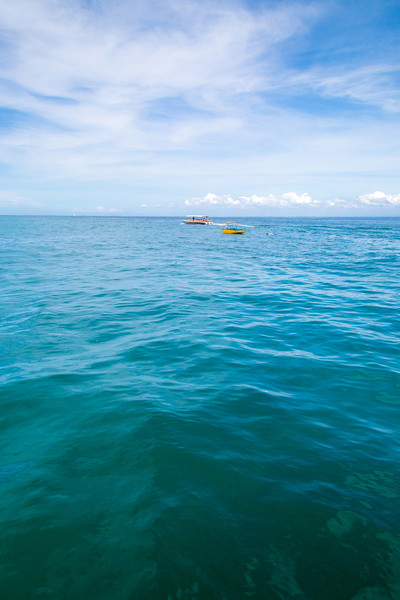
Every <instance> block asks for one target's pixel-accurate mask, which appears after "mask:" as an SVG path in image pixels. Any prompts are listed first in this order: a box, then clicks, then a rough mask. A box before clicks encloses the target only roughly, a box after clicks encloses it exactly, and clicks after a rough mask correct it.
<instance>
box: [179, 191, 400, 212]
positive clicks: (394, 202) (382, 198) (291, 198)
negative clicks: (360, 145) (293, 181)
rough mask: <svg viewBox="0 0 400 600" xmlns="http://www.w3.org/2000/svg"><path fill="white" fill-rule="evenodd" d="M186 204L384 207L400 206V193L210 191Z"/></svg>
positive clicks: (279, 206) (241, 206)
mask: <svg viewBox="0 0 400 600" xmlns="http://www.w3.org/2000/svg"><path fill="white" fill-rule="evenodd" d="M185 205H186V206H205V205H208V206H214V207H217V206H225V207H227V206H236V207H238V208H241V209H246V208H249V207H259V208H261V207H266V208H292V207H298V208H301V207H307V208H308V207H314V208H323V209H329V208H334V207H339V208H342V209H346V208H361V207H362V206H366V205H368V206H371V207H384V206H400V194H393V195H390V194H385V193H384V192H379V191H376V192H373V193H370V194H364V195H362V196H359V197H355V198H349V199H347V200H346V199H344V198H329V199H326V200H324V201H322V200H314V199H313V198H312V197H311V196H310V194H308V193H306V192H304V193H303V194H297V193H296V192H286V193H284V194H281V195H275V194H268V195H266V196H258V195H256V194H252V195H251V196H239V197H238V198H232V196H229V195H221V196H218V195H217V194H213V193H208V194H206V195H205V196H204V197H202V198H192V199H191V200H186V201H185Z"/></svg>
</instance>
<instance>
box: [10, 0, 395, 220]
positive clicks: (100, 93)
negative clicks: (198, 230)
mask: <svg viewBox="0 0 400 600" xmlns="http://www.w3.org/2000/svg"><path fill="white" fill-rule="evenodd" d="M399 25H400V8H399V3H398V0H396V1H390V0H389V1H384V0H383V1H382V0H381V1H379V2H378V1H375V0H364V1H358V0H352V1H349V0H347V1H342V0H337V1H329V0H327V1H321V0H319V1H316V2H305V1H302V2H293V1H291V2H287V1H284V0H280V1H265V0H264V1H263V0H257V1H256V0H254V1H250V0H248V1H243V2H239V1H238V2H236V1H229V2H224V1H218V2H208V1H207V0H202V1H193V0H185V2H183V1H182V0H179V1H176V0H172V1H169V0H164V1H162V2H160V1H158V0H153V1H149V0H147V1H144V0H114V1H112V0H101V1H97V0H86V1H81V2H77V1H74V0H68V1H67V0H65V1H61V0H13V2H12V3H6V2H2V3H0V214H73V213H74V212H75V213H76V214H77V215H79V214H99V215H182V214H189V213H191V212H193V213H200V212H201V213H208V214H210V215H212V216H213V215H214V216H223V215H233V214H234V215H241V216H242V215H243V216H244V215H248V216H256V215H261V216H263V215H265V216H285V215H287V216H297V215H298V216H307V215H309V216H330V215H332V216H340V215H344V216H351V215H360V216H369V215H370V216H375V215H381V216H400V169H399V167H400V35H399V33H400V32H399V29H400V28H399Z"/></svg>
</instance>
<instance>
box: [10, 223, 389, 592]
mask: <svg viewBox="0 0 400 600" xmlns="http://www.w3.org/2000/svg"><path fill="white" fill-rule="evenodd" d="M211 218H212V217H211ZM214 220H216V221H218V222H220V221H222V219H214ZM242 220H243V222H244V223H246V224H248V225H249V226H250V225H251V227H248V229H247V232H246V233H245V234H244V235H243V236H230V235H223V234H222V232H221V227H220V226H217V225H216V226H208V227H204V226H203V227H202V226H190V227H189V226H186V225H181V222H180V221H181V219H179V218H123V217H120V218H117V217H116V218H111V217H110V218H108V217H107V218H101V217H93V218H92V217H76V218H73V217H16V216H15V217H12V216H8V217H7V216H2V217H0V285H1V288H0V316H1V327H0V338H1V345H0V367H1V368H0V422H1V437H0V448H1V452H0V507H1V511H0V530H1V536H0V539H1V544H0V556H1V561H0V597H1V598H2V600H30V599H33V600H50V599H51V600H246V599H255V600H258V599H260V600H261V599H263V600H265V599H266V600H375V599H377V600H398V599H399V598H400V474H399V465H400V449H399V428H400V414H399V413H400V377H399V373H400V343H399V342H400V340H399V337H400V316H399V300H400V219H395V218H387V219H383V218H382V219H378V218H365V219H356V218H354V219H351V218H349V219H294V218H293V219H284V218H281V219H268V218H264V219H256V218H247V219H244V218H243V217H242ZM267 233H272V234H273V235H266V234H267Z"/></svg>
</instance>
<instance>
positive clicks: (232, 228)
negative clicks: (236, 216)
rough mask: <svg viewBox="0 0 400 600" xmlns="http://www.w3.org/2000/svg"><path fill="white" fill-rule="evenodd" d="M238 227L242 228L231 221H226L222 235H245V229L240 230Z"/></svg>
mask: <svg viewBox="0 0 400 600" xmlns="http://www.w3.org/2000/svg"><path fill="white" fill-rule="evenodd" d="M240 227H243V226H242V225H237V223H234V222H233V221H228V222H227V223H226V225H225V227H224V228H223V230H222V233H233V234H237V233H245V232H246V229H240Z"/></svg>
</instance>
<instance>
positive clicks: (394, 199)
mask: <svg viewBox="0 0 400 600" xmlns="http://www.w3.org/2000/svg"><path fill="white" fill-rule="evenodd" d="M359 201H360V202H361V204H367V205H369V206H387V205H392V206H400V194H392V195H391V194H385V192H379V191H376V192H373V193H372V194H363V195H362V196H359Z"/></svg>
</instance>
